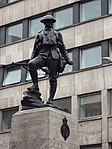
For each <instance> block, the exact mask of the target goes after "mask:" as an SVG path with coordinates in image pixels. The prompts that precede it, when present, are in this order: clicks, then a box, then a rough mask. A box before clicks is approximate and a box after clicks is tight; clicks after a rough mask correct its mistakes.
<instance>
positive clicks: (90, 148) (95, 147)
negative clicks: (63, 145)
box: [80, 145, 102, 149]
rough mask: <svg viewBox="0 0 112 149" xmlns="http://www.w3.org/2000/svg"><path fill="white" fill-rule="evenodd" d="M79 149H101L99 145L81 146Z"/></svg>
mask: <svg viewBox="0 0 112 149" xmlns="http://www.w3.org/2000/svg"><path fill="white" fill-rule="evenodd" d="M80 149H102V147H101V145H89V146H81V147H80Z"/></svg>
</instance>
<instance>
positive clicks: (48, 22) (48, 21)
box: [44, 20, 53, 28]
mask: <svg viewBox="0 0 112 149" xmlns="http://www.w3.org/2000/svg"><path fill="white" fill-rule="evenodd" d="M44 25H45V27H48V28H53V21H52V20H45V21H44Z"/></svg>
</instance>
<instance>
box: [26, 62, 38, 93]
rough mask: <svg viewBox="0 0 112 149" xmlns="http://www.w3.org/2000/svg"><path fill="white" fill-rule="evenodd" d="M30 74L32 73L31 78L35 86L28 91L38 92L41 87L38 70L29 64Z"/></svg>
mask: <svg viewBox="0 0 112 149" xmlns="http://www.w3.org/2000/svg"><path fill="white" fill-rule="evenodd" d="M29 72H30V76H31V78H32V82H33V85H32V86H31V87H28V88H27V89H28V90H37V91H39V87H38V73H37V70H36V68H35V67H34V66H33V65H32V64H29Z"/></svg>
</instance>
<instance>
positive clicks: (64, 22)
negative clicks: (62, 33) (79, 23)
mask: <svg viewBox="0 0 112 149" xmlns="http://www.w3.org/2000/svg"><path fill="white" fill-rule="evenodd" d="M54 17H55V19H56V23H54V28H61V27H65V26H68V25H72V24H73V8H67V9H64V10H60V11H57V12H54Z"/></svg>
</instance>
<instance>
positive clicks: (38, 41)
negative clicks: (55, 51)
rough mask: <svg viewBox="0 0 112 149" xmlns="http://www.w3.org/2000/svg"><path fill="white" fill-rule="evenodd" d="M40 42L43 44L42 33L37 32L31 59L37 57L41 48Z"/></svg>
mask: <svg viewBox="0 0 112 149" xmlns="http://www.w3.org/2000/svg"><path fill="white" fill-rule="evenodd" d="M40 44H41V41H40V35H39V34H37V36H36V37H35V42H34V47H33V51H32V54H31V59H33V58H35V57H36V56H37V55H38V53H39V50H40V48H39V47H40Z"/></svg>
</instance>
